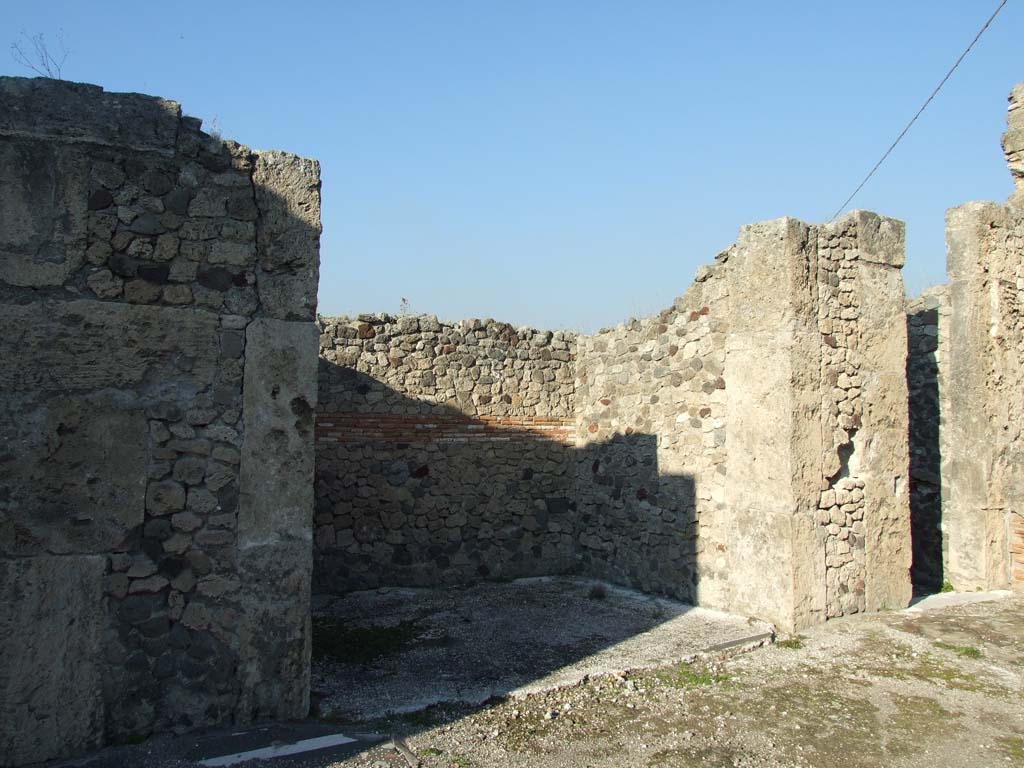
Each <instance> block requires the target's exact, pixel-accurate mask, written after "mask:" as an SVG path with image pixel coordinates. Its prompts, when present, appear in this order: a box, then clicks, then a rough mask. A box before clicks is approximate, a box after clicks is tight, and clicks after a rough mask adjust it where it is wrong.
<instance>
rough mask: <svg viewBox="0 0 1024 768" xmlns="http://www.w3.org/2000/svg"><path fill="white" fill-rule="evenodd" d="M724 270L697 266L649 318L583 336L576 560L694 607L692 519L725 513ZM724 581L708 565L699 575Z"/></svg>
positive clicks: (579, 369) (696, 544)
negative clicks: (683, 289)
mask: <svg viewBox="0 0 1024 768" xmlns="http://www.w3.org/2000/svg"><path fill="white" fill-rule="evenodd" d="M720 273H721V269H716V268H704V269H702V270H701V272H700V273H699V274H698V278H697V281H696V282H695V283H694V284H693V286H692V287H691V288H690V290H689V291H688V292H687V293H686V295H685V296H683V297H681V298H680V299H678V300H677V301H676V302H675V303H674V304H673V306H672V307H671V308H669V309H668V310H666V311H664V312H662V313H660V314H659V315H657V316H655V317H651V318H646V319H643V320H634V321H630V322H629V323H626V324H624V325H620V326H619V327H617V328H614V329H605V330H602V331H600V332H599V333H597V334H594V335H593V336H586V337H581V338H580V340H579V348H580V353H579V355H580V356H579V362H578V364H577V392H576V402H577V419H576V426H577V434H576V436H577V444H578V445H579V446H580V448H581V450H580V452H579V456H578V461H577V500H578V504H579V510H578V514H579V521H578V532H577V537H578V544H579V553H580V559H581V562H582V564H583V567H584V569H585V570H586V571H587V572H589V573H592V574H594V575H597V576H600V577H602V578H605V579H608V580H610V581H614V582H619V583H627V584H630V585H632V586H635V587H637V588H640V589H643V590H647V591H652V592H659V593H662V594H670V595H673V596H675V597H677V598H680V599H682V600H686V601H690V602H693V601H695V600H696V599H697V589H696V588H697V559H698V549H699V546H700V544H699V542H700V541H701V533H700V531H699V530H698V523H699V521H703V524H704V525H705V526H707V525H708V521H710V520H714V519H715V516H716V515H717V514H718V513H720V512H722V511H723V509H724V506H723V502H724V488H725V459H726V392H725V389H726V382H725V379H724V378H723V375H724V367H725V334H726V331H727V328H728V326H727V322H728V307H727V297H728V292H727V289H726V280H724V279H722V278H721V277H720ZM704 533H705V538H706V533H707V532H706V531H705V532H704ZM705 560H707V558H705ZM720 577H721V574H719V573H716V572H715V571H714V568H713V566H712V567H709V568H708V569H707V570H706V572H705V573H703V574H702V578H704V579H705V580H708V579H710V580H714V579H716V578H720ZM706 592H707V590H705V593H706Z"/></svg>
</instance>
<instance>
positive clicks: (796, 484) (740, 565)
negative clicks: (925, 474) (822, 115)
mask: <svg viewBox="0 0 1024 768" xmlns="http://www.w3.org/2000/svg"><path fill="white" fill-rule="evenodd" d="M902 259H903V228H902V224H901V223H899V222H896V221H894V220H891V219H885V218H882V217H879V216H876V215H874V214H868V213H864V212H855V213H853V214H850V215H849V216H847V217H845V218H843V219H841V220H839V221H838V222H835V223H833V224H830V225H825V226H809V225H806V224H803V223H801V222H797V221H794V220H792V219H780V220H778V221H773V222H764V223H761V224H755V225H751V226H748V227H744V228H743V229H742V230H741V232H740V238H739V241H738V242H737V243H736V244H735V245H734V246H732V247H731V248H730V249H728V250H726V251H724V252H723V253H721V254H720V255H719V256H718V258H717V260H716V264H715V265H713V266H710V267H704V268H702V269H701V270H700V271H699V272H698V275H697V281H696V282H695V284H694V285H693V286H692V287H691V289H690V290H689V291H688V293H687V294H686V295H684V296H683V297H682V298H681V299H679V300H678V301H677V302H676V303H675V304H674V306H673V307H672V308H671V309H669V310H667V311H666V312H664V313H662V314H661V315H659V316H657V317H655V318H651V319H649V320H644V321H638V322H633V323H630V324H627V325H624V326H620V327H619V328H617V329H614V330H612V331H603V332H601V333H599V334H596V335H595V336H593V337H584V338H581V339H580V341H579V347H580V357H579V360H578V362H577V371H578V377H577V380H578V389H577V427H578V432H577V447H578V449H583V448H585V449H586V451H585V452H584V453H583V454H581V461H579V462H578V464H577V499H578V503H579V507H580V509H579V519H580V526H581V527H580V535H579V545H580V552H581V558H582V561H583V562H584V563H585V564H586V567H587V568H588V570H590V571H592V572H595V573H597V574H600V575H602V576H605V577H606V578H611V579H613V580H615V581H619V582H625V583H628V584H631V585H633V586H636V587H639V588H641V589H645V590H649V591H655V592H662V593H667V594H671V595H674V596H677V597H680V598H682V599H687V600H694V601H695V602H697V603H698V604H700V605H708V606H712V607H718V608H722V609H726V610H734V611H740V612H745V613H748V614H751V615H757V616H761V617H764V618H767V619H770V620H772V621H774V622H776V623H777V624H778V625H780V626H782V627H786V628H794V627H800V626H805V625H807V624H811V623H814V622H816V621H821V620H824V618H826V617H832V616H839V615H845V614H849V613H855V612H858V611H863V610H876V609H878V608H880V607H896V606H900V605H905V604H906V601H907V599H908V598H909V580H908V577H907V570H908V567H909V564H910V563H909V558H910V553H909V547H908V546H904V545H905V544H909V535H908V533H909V532H908V525H907V523H908V521H907V517H908V513H907V496H906V460H907V459H906V457H907V443H906V435H905V418H906V402H905V392H906V385H905V381H904V366H905V361H906V334H905V327H904V323H905V319H904V314H903V299H902V281H901V278H900V272H899V268H900V267H901V266H902Z"/></svg>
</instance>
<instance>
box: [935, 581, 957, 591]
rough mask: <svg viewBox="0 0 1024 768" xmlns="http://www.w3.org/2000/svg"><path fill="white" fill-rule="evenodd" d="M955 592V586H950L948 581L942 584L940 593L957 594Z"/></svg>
mask: <svg viewBox="0 0 1024 768" xmlns="http://www.w3.org/2000/svg"><path fill="white" fill-rule="evenodd" d="M955 591H956V590H955V589H953V585H952V584H950V583H949V582H948V581H944V582H942V588H941V589H940V590H939V592H955Z"/></svg>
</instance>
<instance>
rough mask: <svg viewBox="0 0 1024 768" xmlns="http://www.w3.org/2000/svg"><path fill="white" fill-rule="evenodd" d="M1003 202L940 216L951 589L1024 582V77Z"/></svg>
mask: <svg viewBox="0 0 1024 768" xmlns="http://www.w3.org/2000/svg"><path fill="white" fill-rule="evenodd" d="M1008 124H1009V125H1008V130H1007V131H1006V133H1005V134H1004V136H1003V148H1004V151H1005V154H1006V160H1007V164H1008V165H1009V167H1010V172H1011V175H1012V177H1013V181H1014V185H1015V191H1014V193H1013V194H1012V195H1011V196H1010V198H1009V200H1007V202H1006V204H1004V205H998V204H996V203H966V204H965V205H962V206H960V207H958V208H953V209H951V210H950V211H948V212H947V215H946V242H947V246H948V257H947V272H948V274H949V281H950V282H949V287H948V291H949V306H950V309H949V313H950V318H949V339H950V345H949V349H950V354H949V356H948V365H947V361H946V360H945V359H943V366H944V367H946V368H947V370H946V371H944V375H943V381H945V382H948V396H946V395H945V394H944V396H943V398H942V409H943V429H942V435H941V450H942V490H943V503H942V517H943V521H942V524H943V528H944V530H945V534H946V539H947V547H946V561H945V569H946V574H947V578H948V580H949V581H950V582H951V583H952V585H953V586H954V587H955V588H957V589H958V590H974V589H979V588H980V589H995V588H1003V587H1006V586H1008V585H1011V584H1012V585H1013V586H1014V587H1016V588H1024V521H1022V517H1021V516H1022V514H1024V441H1022V432H1021V430H1022V425H1024V401H1022V398H1021V392H1024V310H1022V306H1024V83H1021V84H1019V85H1017V86H1016V87H1015V88H1014V89H1013V92H1012V93H1011V94H1010V111H1009V117H1008Z"/></svg>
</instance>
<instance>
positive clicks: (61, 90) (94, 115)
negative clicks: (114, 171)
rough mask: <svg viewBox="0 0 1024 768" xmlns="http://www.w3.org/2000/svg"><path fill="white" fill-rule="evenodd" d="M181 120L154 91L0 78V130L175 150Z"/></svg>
mask: <svg viewBox="0 0 1024 768" xmlns="http://www.w3.org/2000/svg"><path fill="white" fill-rule="evenodd" d="M186 119H192V118H186ZM180 121H181V106H180V105H179V104H178V103H177V102H175V101H168V100H167V99H161V98H157V97H156V96H145V95H143V94H139V93H107V92H106V91H104V90H103V89H102V88H100V87H99V86H97V85H89V84H86V83H69V82H67V81H65V80H49V79H46V78H23V77H0V134H7V135H29V136H36V137H39V138H47V139H54V140H58V141H84V142H90V143H93V144H105V145H108V146H115V147H129V148H132V149H138V150H153V151H157V152H162V153H164V154H173V153H174V147H175V141H176V139H177V135H178V126H179V123H180Z"/></svg>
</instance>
